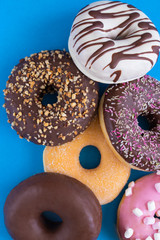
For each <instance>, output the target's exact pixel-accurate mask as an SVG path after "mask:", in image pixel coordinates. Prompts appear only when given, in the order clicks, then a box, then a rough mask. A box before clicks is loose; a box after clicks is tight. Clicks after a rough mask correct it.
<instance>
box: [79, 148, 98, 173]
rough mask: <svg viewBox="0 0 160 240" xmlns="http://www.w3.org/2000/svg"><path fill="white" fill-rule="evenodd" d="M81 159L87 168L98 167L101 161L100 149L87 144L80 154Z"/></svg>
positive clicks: (82, 164) (83, 165) (81, 162)
mask: <svg viewBox="0 0 160 240" xmlns="http://www.w3.org/2000/svg"><path fill="white" fill-rule="evenodd" d="M79 161H80V164H81V166H82V167H83V168H85V169H94V168H97V167H98V166H99V164H100V161H101V154H100V151H99V150H98V148H97V147H95V146H93V145H88V146H85V147H84V148H82V150H81V152H80V154H79Z"/></svg>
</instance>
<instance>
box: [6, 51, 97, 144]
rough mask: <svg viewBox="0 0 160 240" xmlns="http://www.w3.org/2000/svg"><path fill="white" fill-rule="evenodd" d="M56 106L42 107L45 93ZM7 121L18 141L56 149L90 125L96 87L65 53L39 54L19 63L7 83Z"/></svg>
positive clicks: (46, 52) (94, 105)
mask: <svg viewBox="0 0 160 240" xmlns="http://www.w3.org/2000/svg"><path fill="white" fill-rule="evenodd" d="M53 91H56V92H57V93H58V97H57V102H56V103H54V104H47V106H44V105H42V99H43V96H44V95H45V94H46V93H48V92H49V93H50V92H53ZM4 93H5V105H4V106H5V108H6V112H7V116H8V120H9V122H10V123H11V126H12V128H13V129H15V130H16V131H17V133H18V134H19V136H20V137H21V138H26V139H27V140H28V141H31V142H34V143H36V144H40V145H47V146H56V145H61V144H63V143H66V142H69V141H71V140H72V139H73V138H74V137H75V136H77V135H78V134H80V133H81V132H83V131H84V130H85V129H86V128H87V127H88V125H89V124H90V122H91V120H92V117H93V116H94V114H95V110H96V108H97V104H98V84H95V82H94V81H92V80H90V79H88V78H87V77H86V76H84V74H82V73H81V72H80V71H79V70H78V69H77V67H76V66H75V64H74V63H73V61H72V59H71V57H70V55H69V53H68V52H66V51H59V50H56V51H42V52H40V53H35V54H32V55H31V56H30V57H25V58H24V59H21V60H20V63H19V64H18V65H16V66H15V67H14V69H13V70H12V73H11V75H10V76H9V80H8V82H7V86H6V89H5V91H4Z"/></svg>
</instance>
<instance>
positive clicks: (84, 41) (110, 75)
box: [69, 1, 160, 83]
mask: <svg viewBox="0 0 160 240" xmlns="http://www.w3.org/2000/svg"><path fill="white" fill-rule="evenodd" d="M159 48H160V37H159V33H158V31H157V29H156V28H155V26H154V24H153V23H152V22H151V20H150V19H149V18H148V17H147V16H146V15H145V14H144V13H143V12H141V11H140V10H138V9H136V8H135V7H133V6H132V5H129V4H126V3H122V2H119V1H100V2H94V3H91V4H89V5H88V6H86V7H85V8H83V9H82V10H81V11H80V12H79V13H78V15H77V16H76V18H75V20H74V22H73V25H72V29H71V33H70V37H69V51H70V54H71V56H72V58H73V61H74V62H75V64H76V65H77V67H78V68H79V69H80V70H81V71H82V72H83V73H84V74H85V75H86V76H88V77H89V78H91V79H93V80H95V81H98V82H103V83H117V82H118V83H120V82H127V81H130V80H133V79H136V78H139V77H141V76H143V75H145V74H146V73H147V72H148V71H149V70H150V69H151V68H152V67H153V66H154V64H155V63H156V61H157V58H158V55H159Z"/></svg>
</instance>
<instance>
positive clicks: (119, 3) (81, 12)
mask: <svg viewBox="0 0 160 240" xmlns="http://www.w3.org/2000/svg"><path fill="white" fill-rule="evenodd" d="M114 3H118V4H115V5H113V6H111V7H108V9H110V8H113V7H117V6H119V5H123V3H121V2H119V1H114ZM108 4H113V2H108V3H104V4H99V5H96V6H93V7H91V8H88V9H86V10H84V11H80V12H79V13H78V14H77V16H76V17H75V19H76V18H77V17H78V16H80V15H81V14H83V13H85V12H87V11H89V10H91V9H94V8H97V7H101V6H104V5H108ZM83 9H84V8H83Z"/></svg>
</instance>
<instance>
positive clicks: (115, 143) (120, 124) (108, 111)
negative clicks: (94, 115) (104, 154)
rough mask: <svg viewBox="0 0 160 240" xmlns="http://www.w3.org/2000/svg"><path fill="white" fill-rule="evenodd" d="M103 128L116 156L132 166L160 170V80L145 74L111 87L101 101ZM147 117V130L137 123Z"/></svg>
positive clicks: (146, 169)
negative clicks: (140, 118)
mask: <svg viewBox="0 0 160 240" xmlns="http://www.w3.org/2000/svg"><path fill="white" fill-rule="evenodd" d="M99 109H100V124H101V128H102V131H103V133H104V135H105V137H106V140H107V142H108V143H109V145H110V147H111V149H112V150H113V151H114V153H115V155H116V156H117V157H118V158H119V159H120V160H122V161H124V162H125V163H127V164H130V166H131V167H132V168H136V169H140V170H144V171H156V170H159V169H160V82H159V81H157V80H156V79H154V78H152V77H150V76H147V75H145V76H144V77H142V78H140V79H137V80H134V81H131V82H127V83H123V84H117V85H112V86H110V87H109V88H108V89H107V90H106V92H105V93H104V95H103V97H102V100H101V104H100V108H99ZM139 116H141V117H145V118H146V121H147V122H148V129H142V128H141V127H140V126H139V124H138V118H139Z"/></svg>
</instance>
